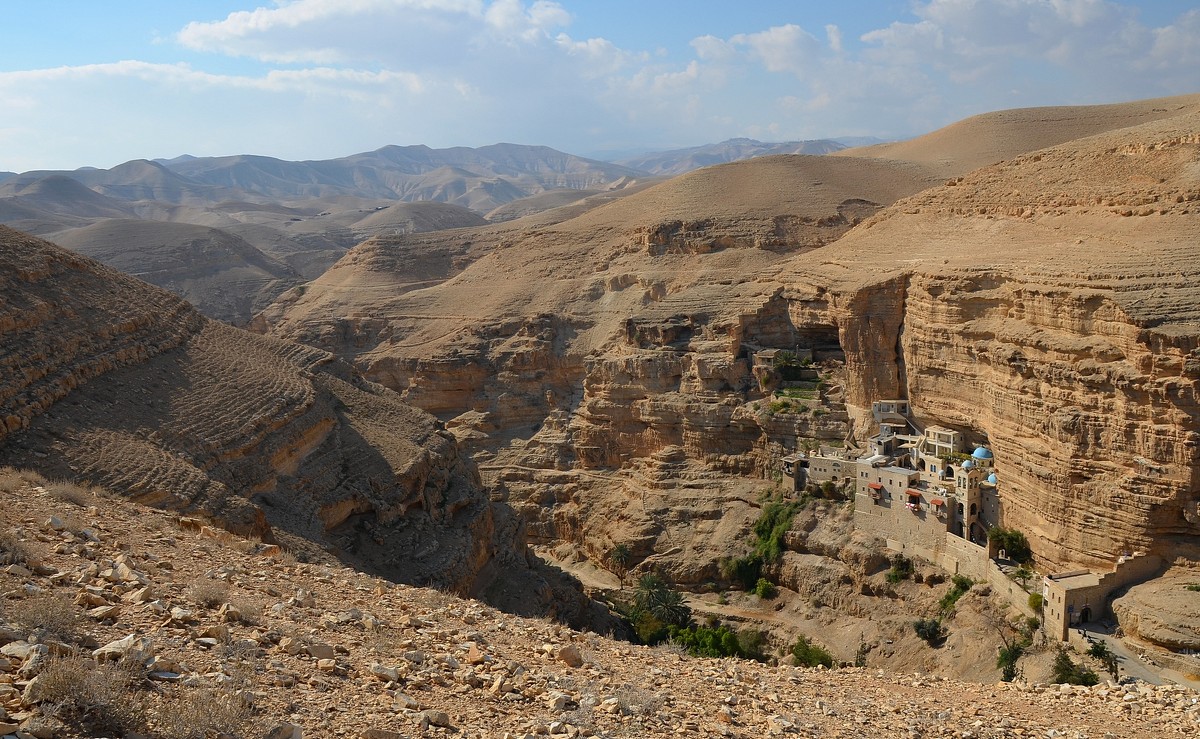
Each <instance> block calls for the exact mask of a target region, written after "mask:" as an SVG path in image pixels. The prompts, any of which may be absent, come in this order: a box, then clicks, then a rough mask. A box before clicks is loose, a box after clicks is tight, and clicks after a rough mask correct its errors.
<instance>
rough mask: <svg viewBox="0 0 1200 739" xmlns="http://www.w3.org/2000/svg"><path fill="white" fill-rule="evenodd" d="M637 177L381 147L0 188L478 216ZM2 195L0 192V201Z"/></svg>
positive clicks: (525, 159)
mask: <svg viewBox="0 0 1200 739" xmlns="http://www.w3.org/2000/svg"><path fill="white" fill-rule="evenodd" d="M643 174H644V173H642V172H640V171H637V170H634V169H631V168H628V167H624V166H621V165H618V164H612V163H608V162H600V161H596V160H592V159H585V158H583V157H577V156H574V155H572V154H564V153H563V152H561V151H556V150H554V149H551V148H549V147H545V146H524V145H518V144H495V145H492V146H484V147H480V148H478V149H470V148H467V147H454V148H450V149H431V148H429V147H428V146H385V147H383V148H382V149H377V150H375V151H370V152H364V153H361V154H354V155H351V156H348V157H341V158H339V159H326V160H321V161H305V162H289V161H285V160H282V159H274V158H272V157H264V156H253V155H238V156H226V157H192V156H186V155H185V156H181V157H176V158H174V159H166V160H163V159H159V160H155V161H148V160H145V159H139V160H134V161H130V162H126V163H124V164H121V165H118V166H116V167H113V168H112V169H92V168H84V169H77V170H73V171H33V172H25V173H22V174H19V175H14V176H10V177H8V178H6V179H4V180H0V184H2V185H3V186H4V188H9V187H14V186H15V187H22V186H26V185H28V184H29V183H30V182H32V181H34V180H37V179H41V178H43V177H48V176H52V175H63V176H67V177H70V178H72V179H74V180H76V181H78V182H81V183H82V184H84V185H86V186H87V187H89V188H91V189H93V190H95V191H96V192H99V193H101V194H103V195H108V196H110V197H114V198H119V199H122V200H130V201H135V200H154V201H156V202H159V203H171V204H176V205H203V204H215V203H219V202H223V201H229V200H233V201H241V202H259V203H261V202H280V201H294V200H312V199H317V198H329V197H339V196H350V197H357V198H370V199H383V200H390V201H395V200H402V201H408V202H415V201H422V200H432V201H436V202H444V203H453V204H455V205H461V206H464V207H467V208H471V209H472V210H475V211H477V212H480V213H486V212H487V211H489V210H491V209H493V208H495V207H497V206H499V205H503V204H504V203H508V202H511V201H513V200H517V199H519V198H523V197H527V196H529V195H536V194H538V193H541V192H544V191H546V190H553V189H560V188H569V189H587V188H595V187H598V186H603V185H605V184H607V183H609V182H612V181H613V180H617V179H620V178H622V177H637V176H642V175H643ZM3 194H9V193H4V192H0V195H3Z"/></svg>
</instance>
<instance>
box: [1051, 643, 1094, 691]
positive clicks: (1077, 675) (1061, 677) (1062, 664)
mask: <svg viewBox="0 0 1200 739" xmlns="http://www.w3.org/2000/svg"><path fill="white" fill-rule="evenodd" d="M1051 669H1052V672H1053V674H1052V677H1051V680H1050V681H1051V682H1054V683H1068V684H1070V685H1095V684H1096V683H1098V682H1100V677H1099V676H1098V675H1097V674H1096V672H1095V670H1091V669H1088V668H1087V667H1084V666H1083V665H1077V664H1075V662H1074V661H1073V660H1072V659H1071V657H1070V655H1068V654H1067V650H1065V649H1061V648H1060V649H1059V650H1058V654H1057V655H1055V657H1054V666H1053V668H1051Z"/></svg>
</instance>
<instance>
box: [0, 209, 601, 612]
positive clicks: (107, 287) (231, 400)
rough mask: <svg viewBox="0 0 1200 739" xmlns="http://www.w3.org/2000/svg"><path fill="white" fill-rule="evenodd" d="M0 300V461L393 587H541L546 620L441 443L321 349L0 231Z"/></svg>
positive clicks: (456, 458) (519, 544)
mask: <svg viewBox="0 0 1200 739" xmlns="http://www.w3.org/2000/svg"><path fill="white" fill-rule="evenodd" d="M0 296H3V302H2V303H0V338H2V342H0V343H2V345H3V346H4V348H5V353H4V356H3V360H2V361H3V371H2V372H0V418H2V419H4V423H3V428H0V460H3V461H4V463H11V464H17V465H20V466H22V467H27V468H31V469H37V470H40V471H42V472H43V473H44V474H47V475H53V476H55V477H62V478H66V479H71V480H75V481H81V482H87V483H89V484H100V485H103V486H105V487H106V488H108V489H110V490H112V491H114V492H116V493H118V494H120V495H122V496H125V497H128V498H131V499H135V500H139V501H142V502H145V503H149V504H153V505H156V506H159V507H162V508H168V509H172V510H175V511H179V512H183V513H187V514H188V515H192V516H199V517H202V518H205V519H210V520H212V521H214V522H216V523H217V524H218V525H221V526H223V527H226V528H229V529H231V530H234V531H239V532H242V533H244V534H254V535H257V536H260V537H262V538H264V539H266V540H268V541H270V540H275V541H279V542H282V543H285V544H287V545H288V546H290V547H292V548H298V549H301V550H304V549H313V548H325V549H328V550H330V551H333V552H334V553H336V554H337V555H338V556H341V557H344V558H345V559H347V560H348V561H351V562H355V563H357V564H358V565H359V566H361V567H365V568H368V569H370V570H373V571H376V572H379V573H381V574H383V575H385V576H388V577H390V578H392V579H394V580H398V581H405V582H433V583H441V584H442V585H443V586H445V587H453V588H457V589H459V590H461V591H462V592H467V591H471V590H473V589H482V588H485V587H488V586H491V585H495V584H497V583H502V584H503V583H507V584H508V585H511V586H512V587H514V588H516V591H515V592H523V591H522V588H535V589H538V588H540V590H538V591H537V592H538V593H539V595H538V596H537V597H535V598H534V599H533V600H532V601H531V600H529V598H528V597H526V598H525V599H524V600H523V601H522V602H521V603H520V604H517V605H520V606H522V607H525V608H542V607H549V602H550V600H551V599H552V598H553V597H554V595H553V594H554V592H555V591H554V589H553V587H552V585H551V584H548V583H547V581H546V580H545V579H543V578H542V577H541V576H540V575H538V574H536V572H535V570H534V569H533V568H531V566H530V561H529V560H528V559H527V554H526V551H525V546H524V541H523V533H522V526H521V524H520V522H519V521H518V520H517V519H516V517H515V516H514V515H513V513H512V511H511V509H509V508H508V507H507V506H504V505H501V504H495V503H492V502H490V501H489V500H488V497H487V495H486V494H485V493H484V492H483V491H482V490H481V488H480V486H479V481H478V472H477V471H476V470H475V469H474V467H473V465H471V464H470V463H469V462H468V461H467V460H464V459H463V457H462V456H461V455H460V454H459V451H458V448H457V445H456V443H455V441H454V440H453V438H452V437H450V436H449V435H448V434H447V433H446V432H445V431H444V429H442V428H441V426H440V424H439V423H438V422H437V421H436V420H434V419H433V418H432V417H431V416H429V415H428V414H426V413H424V412H422V411H419V410H417V409H414V408H412V407H411V406H408V405H406V404H404V403H403V402H402V401H401V400H400V398H399V397H398V396H397V395H395V394H394V393H392V392H390V391H387V390H385V389H384V388H381V387H379V386H378V385H374V384H371V383H369V382H366V381H364V380H363V379H362V378H361V377H360V376H359V375H357V374H356V373H355V372H354V371H352V370H351V369H350V368H349V367H348V366H347V365H345V364H343V363H341V362H338V361H336V360H334V359H333V358H332V357H331V356H329V355H328V354H326V353H324V352H321V351H318V350H314V349H311V348H308V347H302V346H298V345H295V344H290V343H287V342H281V341H277V340H273V339H266V338H263V337H257V336H254V335H252V334H248V333H246V332H243V331H240V330H237V329H234V328H231V327H229V326H226V325H224V324H221V323H218V322H215V321H211V320H208V319H205V318H203V317H202V316H201V315H200V314H199V313H198V312H197V311H196V310H195V309H194V308H192V307H191V306H189V305H188V304H187V303H185V302H183V301H182V300H180V299H179V298H177V297H175V296H173V295H171V294H170V293H167V292H165V291H163V290H160V289H158V288H156V287H152V286H150V285H147V284H145V283H143V282H140V281H138V280H136V279H134V278H132V277H128V276H126V275H124V274H122V273H120V272H117V271H116V270H113V269H111V268H108V267H105V266H103V265H101V264H99V263H98V262H94V261H92V260H90V259H87V258H85V257H82V256H79V255H76V254H73V253H72V252H68V251H65V250H63V249H60V248H58V247H56V246H54V245H52V244H50V243H48V242H45V241H41V240H38V239H35V238H33V237H31V236H27V235H24V234H20V233H18V232H15V231H11V230H9V229H4V228H0ZM431 542H436V545H435V546H430V543H431ZM384 543H386V545H384ZM517 583H519V585H518V584H517ZM508 585H501V587H500V590H499V591H498V592H506V591H505V587H507V586H508ZM563 592H565V593H567V596H568V600H567V601H566V602H565V604H564V605H562V606H561V607H562V608H564V609H565V610H564V612H563V615H564V617H568V618H583V619H586V615H585V614H584V613H583V612H582V611H581V610H579V609H580V608H581V601H580V599H579V598H578V596H577V595H576V596H574V598H575V600H574V601H571V600H570V597H572V596H570V593H569V591H563ZM543 596H545V597H543ZM572 609H574V610H572Z"/></svg>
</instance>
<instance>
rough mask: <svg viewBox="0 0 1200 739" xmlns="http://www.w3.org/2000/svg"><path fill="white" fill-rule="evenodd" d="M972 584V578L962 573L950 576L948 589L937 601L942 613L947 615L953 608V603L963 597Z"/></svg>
mask: <svg viewBox="0 0 1200 739" xmlns="http://www.w3.org/2000/svg"><path fill="white" fill-rule="evenodd" d="M974 584H975V581H974V580H972V579H971V578H969V577H964V576H962V575H955V576H954V577H953V578H951V580H950V589H949V590H947V591H946V594H945V595H943V596H942V599H941V601H940V602H939V603H938V608H939V610H940V611H941V613H942V615H943V616H948V615H949V614H950V612H951V611H953V610H954V605H955V604H956V603H958V599H959V598H961V597H963V595H965V594H966V592H967V591H968V590H970V589H971V586H972V585H974Z"/></svg>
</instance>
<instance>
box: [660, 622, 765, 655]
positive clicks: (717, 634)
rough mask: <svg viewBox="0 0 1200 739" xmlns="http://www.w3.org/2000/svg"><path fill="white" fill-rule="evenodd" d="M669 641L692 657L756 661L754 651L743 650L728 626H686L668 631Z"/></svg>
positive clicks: (738, 638)
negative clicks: (735, 658) (739, 658)
mask: <svg viewBox="0 0 1200 739" xmlns="http://www.w3.org/2000/svg"><path fill="white" fill-rule="evenodd" d="M669 633H670V638H671V641H672V642H674V643H676V644H679V645H680V646H682V647H683V648H684V649H686V650H687V653H688V654H690V655H692V656H693V657H745V658H749V659H756V658H758V657H759V656H760V655H759V653H758V652H755V651H747V650H745V649H743V647H742V642H741V639H740V636H741V635H740V634H737V633H735V632H734V631H733V630H732V629H730V628H729V627H728V626H715V627H707V626H688V627H686V628H680V627H678V626H673V627H671V628H670V629H669Z"/></svg>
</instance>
